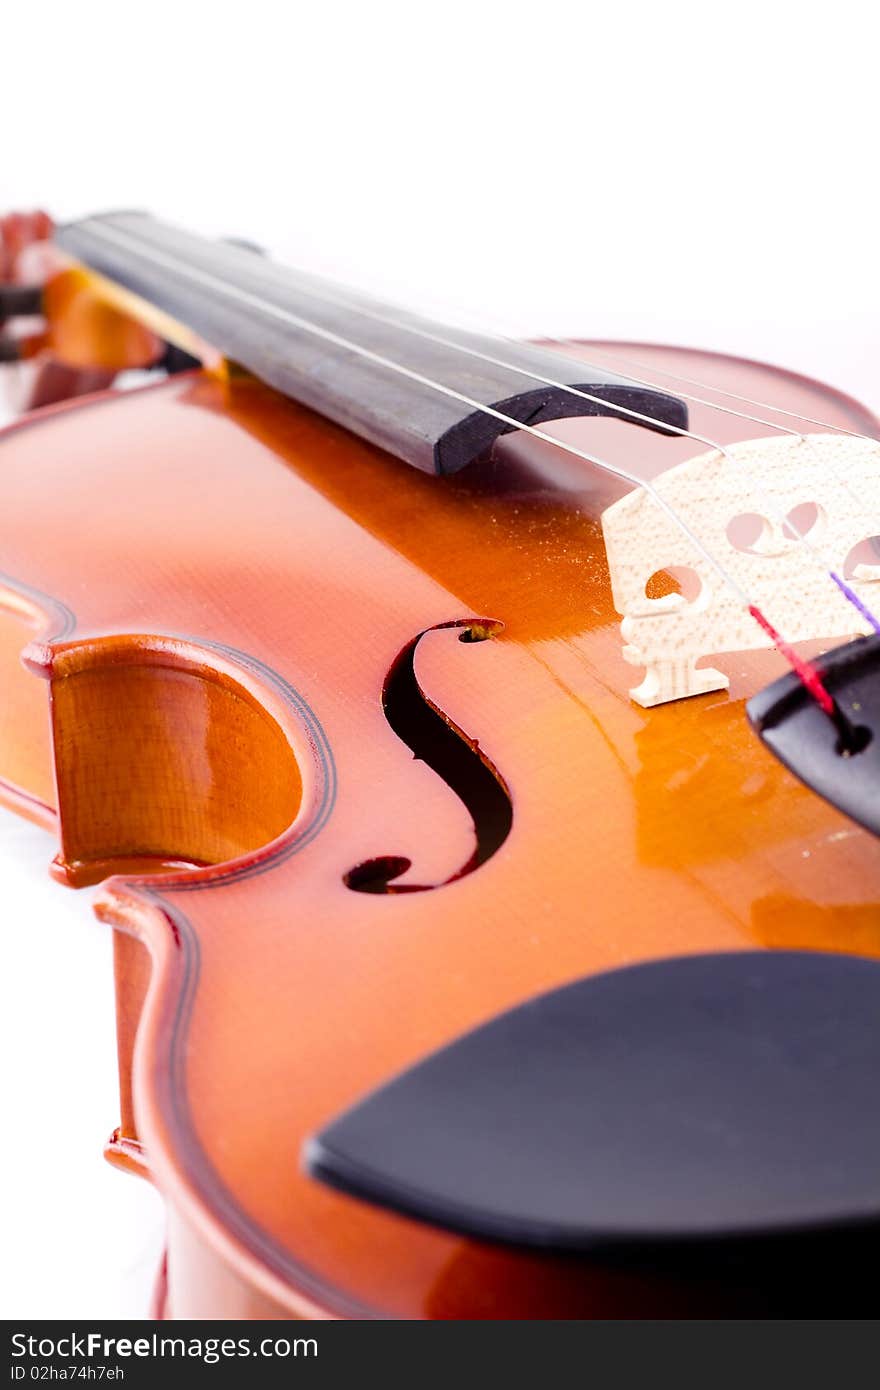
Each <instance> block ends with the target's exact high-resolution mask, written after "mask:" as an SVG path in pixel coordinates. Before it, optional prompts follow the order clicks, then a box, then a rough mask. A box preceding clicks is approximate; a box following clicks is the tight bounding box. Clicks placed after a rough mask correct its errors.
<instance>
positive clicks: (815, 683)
mask: <svg viewBox="0 0 880 1390" xmlns="http://www.w3.org/2000/svg"><path fill="white" fill-rule="evenodd" d="M91 231H92V234H93V235H95V236H97V237H98V239H99V240H100V239H101V238H103V239H104V240H106V241H109V242H111V244H114V243H115V244H116V245H121V246H122V247H123V249H125V250H131V249H134V250H136V251H137V252H138V253H139V254H140V255H141V256H143V257H144V258H145V259H146V260H149V261H152V262H153V264H154V265H158V266H160V267H163V268H164V269H166V270H170V271H171V273H172V274H174V275H176V276H178V277H180V278H183V279H184V280H189V281H190V282H192V281H196V282H199V283H201V284H203V285H205V286H207V287H208V288H209V289H211V290H212V291H214V292H217V291H219V292H220V293H221V294H223V295H226V296H228V297H229V298H232V299H234V300H237V301H238V302H239V303H242V304H247V305H249V306H250V307H251V308H256V309H258V310H259V311H261V312H264V313H267V314H269V315H270V317H273V318H276V319H279V320H280V321H282V322H285V323H288V324H291V325H293V326H295V327H297V328H299V329H301V330H302V331H303V332H306V333H310V334H312V335H313V336H315V337H318V338H320V339H321V340H322V341H324V342H328V343H331V344H332V345H333V346H335V347H339V348H342V349H343V350H344V351H347V352H352V353H354V354H355V355H356V356H359V357H362V358H363V359H364V360H365V361H370V362H373V363H375V364H376V365H377V366H380V367H383V368H385V369H387V370H389V371H393V372H396V373H397V374H398V375H400V376H403V377H404V378H406V379H407V380H410V381H414V382H416V383H417V384H418V385H421V386H424V387H426V388H427V389H428V390H434V391H437V392H439V393H440V394H442V395H444V396H447V397H448V398H450V399H452V400H456V401H458V402H459V403H460V404H462V405H467V406H468V407H469V408H470V409H471V410H475V411H477V412H479V413H481V414H484V415H488V416H490V417H491V418H492V419H496V420H498V421H500V423H502V424H504V425H506V426H508V427H509V428H511V429H514V430H521V431H525V432H526V433H527V434H529V435H531V436H533V437H534V438H536V439H540V440H542V441H543V442H544V443H546V444H549V445H551V446H552V447H554V448H557V449H560V450H561V451H562V452H564V453H567V454H570V455H572V456H573V457H575V458H578V459H580V460H582V461H583V462H585V463H589V464H591V465H592V466H594V467H596V468H599V469H600V470H602V471H604V472H608V473H610V474H611V475H612V476H615V477H618V478H620V479H622V480H623V481H625V482H629V483H631V484H632V485H633V486H635V487H640V488H642V489H643V491H644V492H645V493H646V494H647V495H648V496H649V497H650V498H651V500H652V501H653V502H654V503H655V504H656V505H657V506H658V507H660V509H661V510H662V511H663V513H664V514H665V515H666V516H667V517H668V518H669V520H670V521H671V522H672V523H673V525H675V526H676V527H677V528H678V529H679V530H680V531H681V532H682V534H683V535H684V536H685V537H686V538H687V540H688V541H689V542H690V544H691V545H692V546H693V547H694V548H695V549H696V550H697V552H698V553H699V554H700V555H702V557H703V558H704V559H705V560H706V562H707V563H708V564H709V565H710V566H711V567H712V568H713V569H714V570H715V572H716V573H717V574H718V576H719V578H720V579H721V580H722V582H723V583H724V584H725V585H726V586H727V587H728V588H729V589H730V590H731V591H732V592H733V593H734V594H735V596H736V597H737V599H738V601H739V602H740V603H741V604H742V606H743V607H744V608H745V610H746V611H747V612H748V613H749V614H750V616H751V617H752V618H754V620H755V621H756V622H757V623H758V624H759V626H761V628H762V629H763V630H764V631H765V633H766V634H767V635H768V636H769V637H770V639H771V641H773V642H774V644H775V645H776V647H777V650H778V651H779V652H780V654H781V655H782V656H783V657H784V658H785V659H786V661H788V663H789V664H790V665H791V666H792V668H793V670H794V671H795V673H796V674H797V676H798V677H799V679H800V680H801V682H802V684H803V685H804V687H805V688H806V690H807V692H808V693H809V694H810V696H811V697H812V698H813V699H814V700H815V701H816V703H817V704H818V705H819V707H820V708H821V709H822V711H823V713H825V714H826V715H828V717H829V718H831V719H832V720H833V721H834V722H835V723H836V724H838V726H839V725H840V722H841V719H842V716H841V712H840V711H839V709H838V707H837V705H836V703H835V701H834V700H833V698H832V697H831V695H830V694H829V693H828V690H827V689H826V687H825V685H824V682H823V681H822V678H821V676H820V674H819V672H818V671H817V670H816V668H815V667H814V666H813V665H812V663H811V662H808V661H805V660H804V658H802V657H800V656H799V655H798V653H797V652H795V651H794V649H793V648H792V646H791V644H790V643H789V642H788V641H787V640H786V639H785V638H784V637H783V636H782V634H781V633H779V632H778V630H777V629H776V628H775V626H773V624H771V623H770V621H769V620H768V619H767V618H766V617H765V616H764V614H763V613H762V612H761V609H760V608H759V607H758V606H757V605H756V604H754V603H753V602H752V601H751V599H750V597H749V595H748V594H747V593H746V591H745V590H744V589H743V587H742V585H741V584H740V583H739V581H738V580H737V579H736V578H735V577H734V576H733V575H732V574H731V573H730V572H729V570H728V569H727V568H726V567H725V566H724V565H723V564H722V562H721V561H720V560H719V559H718V558H717V557H716V556H715V555H713V553H712V552H711V550H709V549H708V547H707V546H705V545H704V544H703V542H702V541H701V540H700V538H699V537H698V536H697V535H696V533H695V532H694V531H693V529H692V527H691V526H690V525H689V523H688V522H687V521H686V520H685V519H684V517H682V516H680V515H679V513H678V512H677V511H676V510H675V508H674V507H673V506H672V505H671V504H670V503H669V502H668V501H667V499H666V498H665V497H664V496H663V495H662V494H661V493H659V492H658V491H657V489H656V488H655V487H654V485H653V483H651V482H648V481H647V480H645V479H643V478H639V477H638V476H637V475H636V474H634V473H632V472H631V471H630V470H629V469H626V468H623V467H621V466H620V465H617V464H612V463H609V462H608V461H607V460H604V459H601V458H599V457H598V456H597V455H595V454H592V453H591V452H589V451H588V450H586V449H581V448H579V447H578V446H577V445H574V444H570V443H568V441H566V440H561V439H558V438H556V437H555V436H554V435H552V434H548V433H547V432H546V431H545V430H542V429H539V428H538V427H537V426H535V425H528V424H524V423H523V422H522V421H521V420H517V419H516V418H515V417H513V416H511V415H507V414H506V413H505V412H503V411H500V410H497V409H496V408H495V407H494V406H488V405H485V404H484V403H483V402H482V401H478V400H475V399H474V398H473V397H471V396H468V395H467V394H466V393H464V392H462V391H457V390H456V389H455V388H454V387H451V386H447V385H445V384H444V383H442V382H438V381H436V380H433V379H432V378H430V377H427V376H425V375H424V374H423V373H421V372H418V371H415V370H414V369H413V368H411V367H407V366H406V365H405V364H404V363H402V362H398V361H396V360H395V359H394V358H389V357H387V356H386V355H385V354H384V353H379V352H376V351H375V350H374V349H372V348H367V347H364V345H363V344H362V343H357V342H355V341H354V340H352V339H350V338H347V337H345V336H344V335H343V334H340V333H336V332H334V331H333V330H332V329H329V328H325V327H324V326H323V325H322V324H319V323H315V322H314V321H313V320H310V319H307V318H304V317H303V316H302V315H300V314H296V313H294V312H293V311H292V310H290V309H284V308H282V307H281V306H280V305H277V304H273V303H272V301H271V300H268V299H264V298H263V297H262V296H261V295H257V294H253V293H252V292H251V291H249V290H246V289H243V288H242V287H240V286H238V285H234V284H231V283H229V282H228V281H226V280H223V279H222V278H221V277H219V276H216V275H213V274H212V273H211V272H210V271H205V270H203V269H201V268H200V267H196V266H193V265H190V264H188V263H187V262H186V261H185V260H184V261H181V260H179V259H178V258H177V257H175V256H171V255H169V254H168V253H166V252H163V251H159V250H158V249H157V248H155V247H153V246H150V245H149V244H147V245H144V244H143V243H141V242H139V241H138V239H137V238H136V237H133V236H131V235H130V234H129V235H127V234H125V233H122V232H120V231H119V230H118V229H117V228H109V227H107V226H101V227H93V228H92V229H91ZM455 346H456V347H458V348H459V349H460V347H461V345H460V344H456V345H455ZM513 370H516V371H519V370H520V369H519V368H513ZM523 374H524V375H528V373H523ZM602 404H603V405H607V404H608V402H605V401H604V400H603V401H602ZM653 423H654V424H659V425H661V426H662V427H663V428H665V427H666V426H665V425H664V423H663V422H662V421H659V420H654V421H653Z"/></svg>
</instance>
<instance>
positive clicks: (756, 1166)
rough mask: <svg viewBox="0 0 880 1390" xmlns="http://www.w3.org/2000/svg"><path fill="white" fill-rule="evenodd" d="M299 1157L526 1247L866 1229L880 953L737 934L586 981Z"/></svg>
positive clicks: (538, 1004)
mask: <svg viewBox="0 0 880 1390" xmlns="http://www.w3.org/2000/svg"><path fill="white" fill-rule="evenodd" d="M304 1161H305V1164H306V1167H307V1170H308V1171H309V1172H310V1173H311V1174H312V1175H313V1176H314V1177H316V1178H319V1179H320V1180H322V1181H323V1182H326V1183H328V1184H330V1185H331V1186H333V1187H336V1188H340V1189H342V1190H343V1191H345V1192H348V1193H352V1194H354V1195H356V1196H358V1197H361V1198H364V1199H365V1200H367V1201H370V1202H374V1203H378V1204H379V1205H382V1206H385V1207H389V1208H392V1209H394V1210H396V1211H399V1212H403V1213H406V1214H408V1215H410V1216H413V1217H416V1218H419V1219H420V1220H423V1221H427V1222H431V1223H433V1224H435V1225H438V1226H442V1227H446V1228H448V1229H451V1230H453V1231H457V1232H461V1233H464V1234H467V1235H472V1236H477V1237H481V1238H485V1239H490V1240H497V1241H504V1242H510V1243H515V1244H518V1245H529V1246H541V1247H545V1248H552V1249H558V1250H593V1251H595V1250H605V1251H608V1252H612V1253H613V1252H627V1251H631V1250H633V1249H634V1248H645V1247H648V1248H652V1249H657V1248H658V1247H659V1248H660V1249H661V1250H669V1249H670V1248H674V1247H676V1246H679V1247H681V1246H684V1247H691V1248H695V1247H696V1248H699V1247H701V1246H706V1245H707V1244H709V1243H712V1242H718V1241H722V1242H731V1241H732V1242H734V1243H741V1242H743V1241H745V1242H749V1241H755V1240H757V1241H760V1242H767V1241H768V1240H769V1241H771V1242H774V1241H779V1240H785V1239H791V1238H795V1237H798V1236H804V1235H807V1236H814V1235H822V1234H828V1233H832V1234H835V1233H848V1232H857V1233H864V1232H866V1231H867V1230H869V1229H870V1228H871V1227H876V1226H877V1224H878V1222H880V963H878V962H876V961H873V960H868V959H864V958H861V957H855V956H844V955H833V954H823V953H818V952H810V951H779V952H771V951H760V952H743V953H738V952H732V953H725V954H718V955H706V956H691V957H683V958H678V959H672V960H662V961H658V962H655V963H651V964H645V965H639V966H635V967H631V968H628V969H624V970H617V971H613V972H611V973H608V974H603V975H598V976H593V977H590V978H587V979H583V980H579V981H577V982H576V983H575V984H571V985H567V986H565V987H563V988H561V989H557V990H554V991H553V992H552V993H549V994H545V995H542V996H540V997H538V998H536V999H533V1000H531V1001H529V1002H528V1003H526V1004H523V1005H521V1006H520V1007H518V1008H515V1009H512V1010H511V1011H510V1012H508V1013H505V1014H502V1015H501V1016H499V1017H498V1018H495V1019H493V1020H492V1021H491V1022H489V1023H488V1024H486V1025H485V1026H483V1027H481V1028H478V1029H476V1030H475V1031H474V1032H472V1033H469V1034H467V1035H466V1036H464V1037H463V1038H461V1039H459V1040H458V1041H457V1042H455V1043H453V1044H451V1045H450V1046H448V1047H446V1048H444V1049H443V1050H442V1051H440V1052H437V1053H435V1054H434V1055H433V1056H431V1057H428V1058H427V1059H426V1060H425V1061H423V1062H421V1063H419V1064H418V1065H417V1066H415V1067H413V1068H412V1069H411V1070H409V1071H407V1072H405V1073H404V1074H403V1075H401V1076H399V1077H398V1078H397V1079H395V1080H393V1081H391V1082H390V1083H389V1084H388V1085H386V1086H384V1087H382V1088H381V1089H380V1090H378V1091H376V1092H374V1093H373V1094H372V1095H370V1096H368V1097H367V1098H366V1099H365V1100H362V1101H361V1102H360V1103H359V1104H357V1105H355V1106H354V1107H353V1108H352V1109H350V1110H348V1111H346V1112H345V1113H344V1114H342V1115H341V1116H340V1117H339V1118H337V1119H336V1120H334V1121H333V1122H332V1123H331V1124H329V1125H328V1126H327V1127H326V1128H325V1129H324V1130H323V1131H322V1132H321V1133H320V1134H319V1135H317V1136H316V1137H314V1138H313V1139H311V1140H310V1141H309V1143H308V1145H307V1147H306V1151H305V1154H304Z"/></svg>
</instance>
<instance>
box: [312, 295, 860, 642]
mask: <svg viewBox="0 0 880 1390" xmlns="http://www.w3.org/2000/svg"><path fill="white" fill-rule="evenodd" d="M298 273H299V274H300V275H301V276H302V277H303V278H304V279H307V280H308V281H309V284H310V286H311V288H310V289H309V294H311V296H312V297H313V298H315V299H319V300H321V301H322V302H324V303H329V304H333V305H335V306H336V307H337V308H342V309H350V308H351V295H350V294H348V295H347V297H345V296H346V291H344V290H343V289H342V287H341V286H340V287H339V289H340V295H339V296H337V295H333V294H332V293H330V292H328V282H326V281H323V280H319V279H318V278H317V277H315V276H313V275H311V274H309V273H308V272H307V271H302V270H300V271H298ZM331 283H332V282H331ZM340 296H343V297H340ZM357 299H358V301H359V302H358V304H357V307H356V312H357V313H359V314H361V315H362V316H363V317H365V318H369V319H373V320H374V321H376V322H379V323H382V324H385V325H386V326H389V327H393V328H397V329H399V330H401V331H403V332H407V333H410V334H414V335H416V336H418V337H420V338H424V339H426V340H428V341H430V342H433V343H437V344H439V345H441V346H443V347H448V348H452V349H453V350H454V351H456V352H463V353H466V354H467V355H468V356H470V357H474V358H477V359H478V360H479V361H481V362H488V363H491V364H492V365H494V366H497V367H501V368H503V369H504V370H506V371H515V372H517V373H518V374H519V375H521V376H525V377H527V378H529V379H530V380H532V381H540V382H542V383H543V384H544V385H547V386H553V387H554V388H556V389H557V390H561V391H563V392H565V393H566V394H568V395H571V396H577V397H579V398H580V399H581V400H586V401H590V402H592V403H594V404H597V405H602V406H605V407H606V408H608V409H610V410H613V411H616V412H617V413H618V414H620V415H624V416H626V417H627V418H628V419H632V420H636V421H640V422H642V423H643V424H647V425H651V426H656V425H658V424H662V425H663V428H664V429H665V430H668V431H669V432H671V433H673V434H677V435H679V436H682V437H685V438H688V439H694V440H696V441H697V442H698V443H701V444H705V445H707V446H708V447H709V448H710V449H714V450H716V451H717V452H718V453H720V454H721V455H722V456H723V457H724V458H726V459H727V462H728V463H729V464H731V465H732V464H733V461H732V460H731V458H730V455H729V453H728V451H727V449H726V448H725V446H724V445H722V444H720V443H719V442H718V441H717V440H715V439H711V438H709V437H707V436H706V435H703V434H699V433H697V432H696V431H694V430H691V429H685V428H683V427H681V426H679V425H671V424H664V423H663V422H661V421H659V420H657V418H656V417H655V416H651V415H647V414H645V413H643V412H641V411H638V410H634V409H632V408H631V407H629V406H624V405H621V404H619V403H617V402H615V401H609V400H607V399H606V398H605V397H604V396H597V395H595V394H592V393H591V392H589V391H584V390H583V389H582V388H580V387H576V386H571V385H569V384H568V383H567V382H562V381H558V380H557V379H556V378H554V377H547V376H543V375H542V374H541V373H539V372H535V371H534V370H532V369H525V368H522V367H518V366H515V365H514V364H513V363H510V362H506V361H504V360H502V359H500V358H497V357H494V356H492V355H491V354H489V353H486V352H484V351H480V350H479V349H476V348H471V347H468V346H467V345H466V344H464V343H461V342H459V341H458V340H457V339H455V338H447V337H446V336H445V335H443V334H441V333H438V332H436V331H435V330H433V329H427V328H422V327H420V326H419V325H417V324H413V323H411V322H409V321H408V320H407V319H398V318H395V317H393V316H392V315H390V314H388V313H387V312H385V311H382V312H380V311H379V310H378V309H374V308H371V307H366V306H365V305H364V303H363V300H362V298H361V296H360V295H358V296H357ZM401 312H403V313H405V312H406V311H405V310H402V311H401ZM481 331H482V330H481ZM491 336H493V337H495V338H496V340H497V341H500V342H504V343H507V344H508V345H510V346H513V347H517V346H519V344H518V343H517V341H516V340H515V339H514V338H512V337H508V336H507V335H505V334H501V333H498V332H494V331H493V333H492V335H491ZM545 341H547V342H555V343H558V344H559V345H560V346H563V347H568V346H572V345H573V344H571V342H570V340H567V339H561V338H548V339H545ZM578 361H580V362H582V363H583V364H584V365H585V366H597V365H598V364H597V363H595V362H590V361H588V360H587V359H585V358H578ZM600 369H601V368H600ZM606 370H607V369H606ZM618 375H622V376H623V377H624V378H625V379H626V380H628V381H631V382H635V383H636V384H638V385H642V386H648V387H650V388H651V389H655V388H656V383H653V382H651V381H644V380H640V379H639V378H637V377H633V376H628V375H627V374H626V373H618ZM710 389H711V388H710ZM679 394H681V396H682V397H683V398H684V399H686V400H693V401H697V400H699V398H698V397H695V396H689V395H687V393H685V392H681V393H679ZM699 403H700V404H703V405H706V406H708V407H709V408H710V409H711V408H713V403H712V402H711V401H705V400H700V402H699ZM714 408H716V409H718V410H720V411H722V412H724V413H726V414H730V415H736V416H738V417H739V418H740V419H744V420H750V421H752V422H753V423H755V424H761V425H766V426H767V427H768V428H770V429H775V430H778V431H779V432H780V433H783V434H790V435H792V436H793V437H794V438H796V439H799V440H801V442H802V443H804V444H806V445H807V446H808V447H809V448H811V449H812V450H813V453H814V454H815V449H814V448H813V445H812V444H811V442H810V440H809V439H807V437H806V436H805V435H803V434H802V433H800V432H798V431H797V430H793V429H789V428H788V427H787V426H785V425H778V424H775V423H774V422H772V421H770V420H766V419H763V418H761V417H760V416H757V415H747V414H745V413H744V412H743V411H738V410H733V409H731V408H730V407H729V406H717V407H714ZM817 423H818V422H817ZM840 481H841V484H842V485H843V486H844V487H846V488H847V490H848V491H850V493H851V495H852V496H853V497H854V498H855V500H856V501H858V500H859V499H858V497H857V496H856V494H855V493H854V492H853V491H852V489H851V488H849V485H848V483H847V480H846V479H845V478H843V477H841V479H840ZM765 510H766V509H765ZM776 525H777V527H779V525H780V523H779V518H776ZM781 529H782V531H783V534H784V533H785V530H786V529H787V530H788V531H789V532H790V533H791V534H793V536H794V539H795V541H796V542H797V543H798V544H799V545H803V547H804V549H805V551H807V552H808V553H809V554H810V556H811V557H812V559H813V560H814V562H815V563H816V564H817V565H818V566H819V567H820V568H821V569H822V571H823V573H824V574H825V575H826V577H827V578H829V579H831V581H832V582H833V583H834V585H835V586H836V587H837V589H838V590H839V591H840V593H841V595H842V596H843V598H844V599H845V600H846V601H847V602H848V603H849V604H850V605H851V606H852V607H853V608H855V610H856V611H857V613H858V614H859V616H860V617H861V618H862V619H863V620H865V621H866V622H867V623H868V624H869V625H870V626H871V627H873V628H874V630H875V632H877V633H878V634H880V621H878V619H877V618H876V617H875V616H874V614H873V613H872V612H871V611H870V609H869V608H868V606H867V604H865V602H864V600H863V599H861V598H860V597H859V596H858V594H856V592H855V590H854V589H852V588H851V586H850V585H849V584H847V582H846V580H845V579H844V578H843V577H842V576H841V575H840V574H838V573H837V571H836V570H835V568H834V566H833V565H832V564H829V562H828V560H827V559H826V558H824V557H823V556H821V555H820V554H819V552H818V550H817V549H816V546H815V545H814V543H813V541H812V540H811V539H810V537H809V535H808V534H807V532H805V531H803V530H802V529H801V527H800V526H799V524H798V522H797V520H796V519H795V518H793V517H788V518H786V521H785V523H784V525H783V526H782V528H781ZM765 631H766V628H765Z"/></svg>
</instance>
